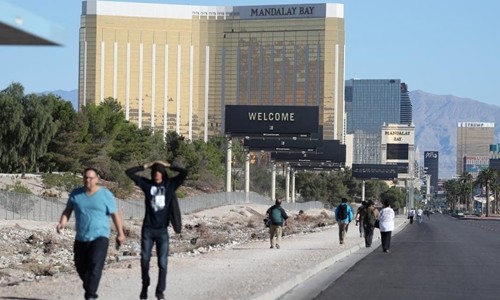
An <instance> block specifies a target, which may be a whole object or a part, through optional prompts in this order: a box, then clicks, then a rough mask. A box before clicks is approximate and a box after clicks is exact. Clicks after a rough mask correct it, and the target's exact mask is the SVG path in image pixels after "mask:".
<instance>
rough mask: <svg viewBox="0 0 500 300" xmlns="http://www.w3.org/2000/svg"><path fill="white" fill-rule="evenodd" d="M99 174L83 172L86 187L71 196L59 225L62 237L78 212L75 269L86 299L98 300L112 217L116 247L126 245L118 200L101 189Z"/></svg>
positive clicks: (73, 192) (89, 169) (93, 171)
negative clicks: (124, 243) (118, 209)
mask: <svg viewBox="0 0 500 300" xmlns="http://www.w3.org/2000/svg"><path fill="white" fill-rule="evenodd" d="M98 181H99V178H98V176H97V170H96V169H93V168H87V169H85V171H84V172H83V183H84V186H83V187H80V188H77V189H75V190H73V191H72V192H71V194H70V195H69V199H68V202H67V204H66V208H65V209H64V211H63V213H62V215H61V218H60V220H59V223H58V224H57V226H56V230H57V232H58V233H61V232H62V231H63V230H64V227H65V226H66V224H67V223H68V220H69V218H70V216H71V213H72V212H73V211H75V218H76V223H75V225H76V226H75V228H76V237H75V243H74V246H73V250H74V253H75V256H74V260H75V267H76V271H77V272H78V275H79V276H80V279H81V280H82V281H83V288H84V290H85V299H87V300H91V299H97V289H98V287H99V282H100V280H101V275H102V269H103V268H104V262H105V260H106V256H107V253H108V245H109V234H110V231H111V230H110V227H109V216H110V215H111V218H112V219H113V223H114V224H115V227H116V231H117V232H118V234H117V237H116V243H117V244H118V245H121V244H122V243H123V242H124V241H125V234H124V233H123V228H122V221H121V218H120V215H119V214H118V211H117V209H116V205H115V197H114V196H113V194H112V193H111V192H110V191H109V190H108V189H106V188H105V187H100V186H98V185H97V183H98Z"/></svg>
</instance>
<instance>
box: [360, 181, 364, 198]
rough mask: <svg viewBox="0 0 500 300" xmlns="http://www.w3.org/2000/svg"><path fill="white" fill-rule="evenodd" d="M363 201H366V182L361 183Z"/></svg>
mask: <svg viewBox="0 0 500 300" xmlns="http://www.w3.org/2000/svg"><path fill="white" fill-rule="evenodd" d="M361 201H365V181H364V180H362V181H361Z"/></svg>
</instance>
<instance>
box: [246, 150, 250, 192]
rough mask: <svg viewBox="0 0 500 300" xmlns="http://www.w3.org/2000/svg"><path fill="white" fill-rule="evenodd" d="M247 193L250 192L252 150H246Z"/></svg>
mask: <svg viewBox="0 0 500 300" xmlns="http://www.w3.org/2000/svg"><path fill="white" fill-rule="evenodd" d="M245 193H247V194H248V193H250V152H249V151H245Z"/></svg>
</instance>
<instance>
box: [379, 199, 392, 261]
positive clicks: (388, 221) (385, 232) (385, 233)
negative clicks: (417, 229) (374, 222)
mask: <svg viewBox="0 0 500 300" xmlns="http://www.w3.org/2000/svg"><path fill="white" fill-rule="evenodd" d="M383 204H384V208H383V209H382V210H381V211H380V214H379V227H380V236H381V239H382V250H383V251H384V252H385V253H389V248H391V235H392V231H393V230H394V210H393V209H392V208H391V206H390V202H389V200H384V201H383Z"/></svg>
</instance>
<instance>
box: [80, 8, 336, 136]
mask: <svg viewBox="0 0 500 300" xmlns="http://www.w3.org/2000/svg"><path fill="white" fill-rule="evenodd" d="M344 56H345V33H344V13H343V5H342V4H333V3H326V4H289V5H266V6H190V5H173V4H151V3H128V2H127V3H125V2H106V1H84V2H83V10H82V17H81V28H80V60H79V61H80V65H79V105H86V104H88V103H95V104H98V103H100V102H101V101H103V100H104V99H106V98H109V97H112V98H114V99H117V100H118V101H119V102H120V103H121V104H122V106H123V108H124V112H125V115H126V118H127V119H128V120H130V121H132V122H135V123H137V124H138V126H139V127H151V128H154V129H155V130H163V132H166V131H176V132H177V133H179V134H181V135H184V136H186V137H187V138H188V139H191V140H192V139H205V140H206V139H208V137H210V136H212V135H220V134H221V133H224V128H223V127H224V106H225V105H226V104H242V105H294V106H319V108H320V109H319V111H320V125H322V126H323V136H324V138H325V139H338V140H341V141H342V140H343V133H344V132H345V130H344V115H345V110H344V87H343V82H344V78H343V76H344V75H343V74H344Z"/></svg>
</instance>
